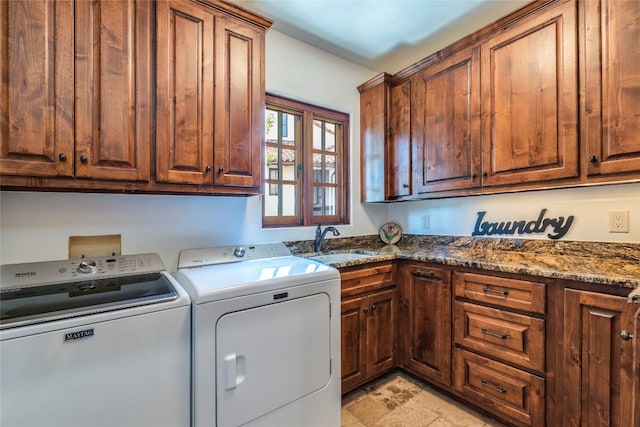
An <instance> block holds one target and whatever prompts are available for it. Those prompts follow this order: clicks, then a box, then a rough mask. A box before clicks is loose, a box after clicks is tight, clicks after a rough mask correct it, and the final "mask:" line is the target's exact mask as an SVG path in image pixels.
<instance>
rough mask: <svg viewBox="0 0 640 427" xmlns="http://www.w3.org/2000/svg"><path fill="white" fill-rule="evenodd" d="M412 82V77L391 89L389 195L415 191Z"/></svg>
mask: <svg viewBox="0 0 640 427" xmlns="http://www.w3.org/2000/svg"><path fill="white" fill-rule="evenodd" d="M411 85H412V82H411V80H407V81H404V82H402V83H400V84H397V85H395V86H392V87H391V88H390V91H389V96H390V102H389V108H390V111H391V113H390V118H389V141H388V142H387V156H388V158H389V161H388V167H387V169H388V170H387V172H388V179H387V182H386V197H387V198H388V199H390V198H397V197H402V196H409V195H411V193H412V184H413V179H412V167H413V164H412V163H413V156H412V152H413V150H412V148H411V146H412V139H411V123H412V120H411V109H412V107H413V106H412V103H411Z"/></svg>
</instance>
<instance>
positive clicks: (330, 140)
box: [324, 122, 336, 153]
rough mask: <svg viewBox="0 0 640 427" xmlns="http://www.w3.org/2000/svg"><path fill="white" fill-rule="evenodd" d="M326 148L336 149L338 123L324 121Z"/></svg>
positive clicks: (327, 149)
mask: <svg viewBox="0 0 640 427" xmlns="http://www.w3.org/2000/svg"><path fill="white" fill-rule="evenodd" d="M324 127H325V131H324V149H325V150H326V151H332V152H334V153H335V151H336V125H335V124H334V123H328V122H325V123H324Z"/></svg>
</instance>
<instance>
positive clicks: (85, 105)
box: [74, 0, 154, 181]
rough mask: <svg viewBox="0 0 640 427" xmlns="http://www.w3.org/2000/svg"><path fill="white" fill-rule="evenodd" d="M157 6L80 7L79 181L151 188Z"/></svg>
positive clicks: (131, 0) (126, 1)
mask: <svg viewBox="0 0 640 427" xmlns="http://www.w3.org/2000/svg"><path fill="white" fill-rule="evenodd" d="M153 13H154V12H153V4H152V3H151V2H149V1H145V0H142V1H136V0H120V1H119V2H110V1H79V2H76V10H75V19H76V24H75V30H76V40H75V46H76V63H75V72H76V75H75V77H76V78H75V88H76V89H75V93H76V108H75V113H76V114H75V140H76V148H75V161H74V164H75V170H76V172H75V176H76V177H78V178H94V179H110V180H113V179H115V180H126V181H138V180H141V181H147V180H149V178H150V177H151V176H150V164H151V135H152V134H153V122H152V107H153V101H152V100H153V87H152V83H151V82H152V74H151V64H152V57H151V52H152V51H153V48H152V43H151V40H152V38H153V34H152V25H151V22H152V20H153Z"/></svg>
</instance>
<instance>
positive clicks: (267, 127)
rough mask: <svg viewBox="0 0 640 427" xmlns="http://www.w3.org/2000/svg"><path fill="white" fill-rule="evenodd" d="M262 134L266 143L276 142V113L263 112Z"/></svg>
mask: <svg viewBox="0 0 640 427" xmlns="http://www.w3.org/2000/svg"><path fill="white" fill-rule="evenodd" d="M264 131H265V132H264V133H265V139H266V141H267V142H277V141H278V112H277V111H273V110H269V109H267V111H266V112H265V120H264Z"/></svg>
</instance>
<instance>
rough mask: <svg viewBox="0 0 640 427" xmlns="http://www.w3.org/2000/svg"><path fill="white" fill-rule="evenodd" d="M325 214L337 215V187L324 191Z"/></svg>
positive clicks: (327, 188)
mask: <svg viewBox="0 0 640 427" xmlns="http://www.w3.org/2000/svg"><path fill="white" fill-rule="evenodd" d="M324 195H325V197H324V199H325V206H324V209H325V210H324V214H325V215H335V214H336V189H335V187H325V189H324Z"/></svg>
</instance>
